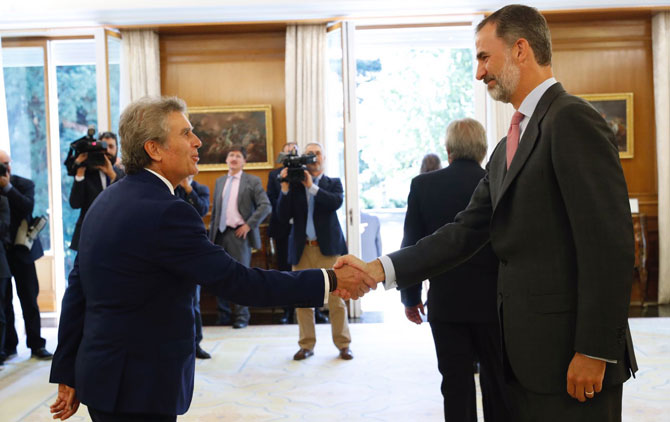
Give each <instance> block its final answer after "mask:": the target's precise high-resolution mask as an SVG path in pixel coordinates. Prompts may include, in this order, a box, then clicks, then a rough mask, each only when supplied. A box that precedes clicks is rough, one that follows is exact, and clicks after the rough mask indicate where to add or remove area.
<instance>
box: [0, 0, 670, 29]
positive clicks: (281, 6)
mask: <svg viewBox="0 0 670 422" xmlns="http://www.w3.org/2000/svg"><path fill="white" fill-rule="evenodd" d="M506 3H507V2H505V1H500V0H411V1H408V0H342V1H336V0H188V1H187V0H158V1H156V0H104V1H103V0H57V1H54V0H2V2H0V30H2V31H3V32H6V31H12V30H25V29H37V28H72V27H89V26H100V25H108V26H121V27H124V26H142V25H166V24H197V23H225V22H271V21H306V20H307V21H308V20H318V21H323V20H329V19H335V18H369V17H389V18H398V17H400V18H402V17H412V18H416V17H421V16H431V15H459V14H466V15H467V14H473V13H480V12H487V11H493V10H496V9H498V8H499V7H501V6H503V5H505V4H506ZM525 3H526V4H528V5H532V6H535V7H537V8H539V9H541V10H545V11H548V10H566V9H594V8H596V9H600V8H624V7H625V8H628V7H635V8H656V7H659V8H669V9H670V0H527V1H526V2H525Z"/></svg>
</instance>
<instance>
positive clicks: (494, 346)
mask: <svg viewBox="0 0 670 422" xmlns="http://www.w3.org/2000/svg"><path fill="white" fill-rule="evenodd" d="M446 147H447V154H448V157H449V166H448V167H447V168H444V169H441V170H436V171H432V172H429V173H425V174H421V175H419V176H417V177H415V178H414V179H413V180H412V185H411V187H410V191H409V197H408V199H407V214H406V215H405V235H404V237H403V239H402V247H403V248H404V247H407V246H412V245H414V244H416V242H418V241H419V240H421V239H422V238H424V237H425V236H428V235H430V234H432V233H433V232H434V231H435V230H437V229H439V228H440V227H442V226H443V225H445V224H447V223H451V222H452V221H454V217H455V216H456V214H458V213H459V212H460V211H462V210H464V209H465V207H467V205H468V202H470V197H471V196H472V192H473V191H474V190H475V188H476V187H477V184H478V183H479V181H480V180H481V179H482V178H483V177H484V176H485V174H486V172H485V171H484V169H482V168H481V165H480V163H481V162H482V160H483V159H484V157H485V156H486V149H487V145H486V132H485V130H484V127H483V126H482V125H481V124H480V123H479V122H477V121H476V120H474V119H462V120H455V121H453V122H451V123H450V124H449V126H448V127H447V139H446ZM497 277H498V259H497V258H496V256H495V255H494V254H493V250H492V249H491V245H490V244H487V245H486V246H484V247H483V248H482V249H481V250H480V251H479V252H477V254H476V255H474V256H473V257H472V258H471V259H470V260H468V261H467V262H465V263H464V264H462V265H459V266H458V267H456V268H454V269H452V270H450V271H447V272H445V273H443V274H440V275H437V276H435V277H432V278H431V279H430V289H429V291H428V321H429V322H430V329H431V331H432V333H433V340H434V341H435V351H436V352H437V365H438V368H439V370H440V373H441V374H442V387H441V389H442V396H443V397H444V419H445V420H446V421H463V422H470V421H476V420H477V400H476V391H475V383H474V374H473V362H475V361H476V360H479V362H480V376H479V381H480V385H481V389H482V396H483V404H484V419H485V420H486V421H487V422H491V421H507V420H508V418H509V414H508V413H509V412H508V410H507V406H506V403H505V392H504V390H505V383H504V379H503V368H502V351H501V349H500V328H499V325H498V315H497V307H496V280H497ZM400 296H401V299H402V302H403V304H404V305H405V314H406V316H407V319H409V320H410V321H412V322H414V323H416V324H421V322H422V320H421V315H420V314H419V313H424V309H423V304H422V302H421V284H416V285H413V286H411V287H408V288H406V289H402V290H401V291H400Z"/></svg>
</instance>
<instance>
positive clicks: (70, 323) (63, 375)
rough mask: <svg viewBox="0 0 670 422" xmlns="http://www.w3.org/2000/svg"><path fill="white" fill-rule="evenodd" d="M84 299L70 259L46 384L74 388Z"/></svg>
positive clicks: (77, 260)
mask: <svg viewBox="0 0 670 422" xmlns="http://www.w3.org/2000/svg"><path fill="white" fill-rule="evenodd" d="M85 311H86V300H85V298H84V292H83V291H82V288H81V283H80V280H79V257H78V256H77V258H75V260H74V268H73V269H72V271H71V272H70V276H69V278H68V286H67V290H65V295H64V296H63V303H62V306H61V314H60V322H59V324H58V347H57V348H56V352H55V353H54V357H53V360H52V362H51V375H50V377H49V382H51V383H56V384H66V385H69V386H70V387H73V388H77V386H76V385H75V360H76V358H77V351H78V350H79V344H80V343H81V339H82V335H83V332H84V314H85Z"/></svg>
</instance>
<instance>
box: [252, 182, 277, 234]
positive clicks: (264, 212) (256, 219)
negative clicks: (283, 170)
mask: <svg viewBox="0 0 670 422" xmlns="http://www.w3.org/2000/svg"><path fill="white" fill-rule="evenodd" d="M252 191H253V195H254V198H253V202H254V204H255V205H256V210H255V211H254V213H253V214H251V216H250V217H249V218H248V219H247V221H246V223H247V225H249V227H251V228H252V229H256V228H258V226H259V225H260V224H261V222H262V221H263V220H264V219H265V217H267V216H268V214H270V212H272V206H271V205H270V199H269V198H268V196H267V195H266V194H265V191H264V190H263V185H262V184H261V181H260V179H258V178H254V179H253V183H252Z"/></svg>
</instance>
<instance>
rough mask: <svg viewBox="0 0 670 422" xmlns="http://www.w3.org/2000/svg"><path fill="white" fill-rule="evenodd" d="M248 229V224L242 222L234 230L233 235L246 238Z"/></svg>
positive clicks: (249, 228)
mask: <svg viewBox="0 0 670 422" xmlns="http://www.w3.org/2000/svg"><path fill="white" fill-rule="evenodd" d="M250 230H251V227H249V225H247V223H244V224H242V225H241V226H240V227H238V228H237V229H236V230H235V236H236V237H239V238H240V239H246V238H247V233H249V231H250Z"/></svg>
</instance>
